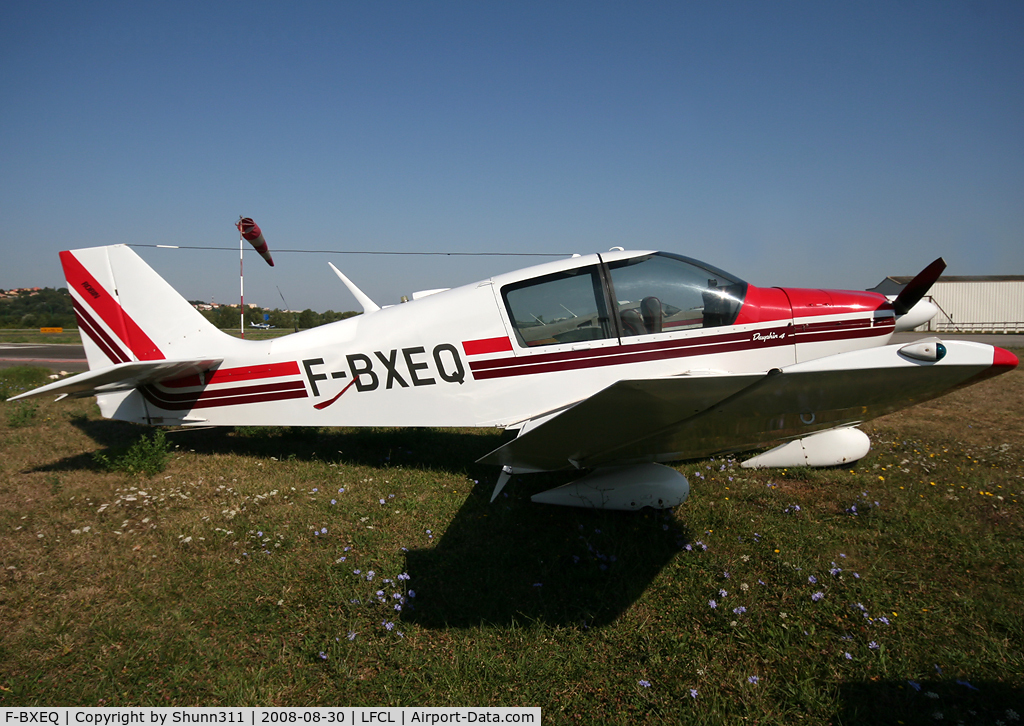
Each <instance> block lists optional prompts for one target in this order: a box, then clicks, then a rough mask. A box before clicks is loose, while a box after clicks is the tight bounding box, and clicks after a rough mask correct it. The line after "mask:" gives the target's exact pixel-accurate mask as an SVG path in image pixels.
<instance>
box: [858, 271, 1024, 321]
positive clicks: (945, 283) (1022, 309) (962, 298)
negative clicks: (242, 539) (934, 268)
mask: <svg viewBox="0 0 1024 726" xmlns="http://www.w3.org/2000/svg"><path fill="white" fill-rule="evenodd" d="M912 279H913V277H887V278H885V279H884V280H882V281H881V282H880V283H878V285H876V286H875V287H873V288H871V289H872V291H874V292H880V293H882V294H883V295H897V294H899V292H900V290H902V289H903V288H904V286H905V285H906V284H907V283H908V282H910V281H911V280H912ZM928 293H929V294H928V297H927V299H929V300H931V301H932V302H933V303H935V304H936V305H937V306H938V308H939V314H938V315H936V316H935V317H934V318H932V319H931V321H930V322H928V323H926V324H925V325H922V326H920V327H919V328H916V330H921V331H932V332H938V333H943V332H945V333H1024V275H967V276H942V277H940V278H939V279H938V280H937V281H936V282H935V284H934V285H932V288H931V290H929V291H928Z"/></svg>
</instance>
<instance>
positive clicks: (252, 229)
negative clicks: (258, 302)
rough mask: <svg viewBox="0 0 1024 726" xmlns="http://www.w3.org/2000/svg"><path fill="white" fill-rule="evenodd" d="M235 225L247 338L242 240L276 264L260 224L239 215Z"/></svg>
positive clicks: (241, 318)
mask: <svg viewBox="0 0 1024 726" xmlns="http://www.w3.org/2000/svg"><path fill="white" fill-rule="evenodd" d="M235 227H237V228H238V234H239V238H238V279H239V282H238V287H239V293H238V307H239V308H240V309H239V312H238V317H239V326H240V328H241V333H242V338H243V339H244V338H245V278H244V277H243V276H242V251H243V250H244V249H245V248H244V246H243V245H242V240H245V241H246V242H248V243H249V244H251V245H252V246H253V248H254V249H255V250H256V251H257V252H259V253H260V257H262V258H263V259H264V260H266V261H267V264H268V265H270V266H271V267H273V266H274V258H273V257H271V256H270V249H269V248H268V247H267V241H266V240H265V239H263V232H262V231H261V230H260V228H259V225H258V224H256V223H255V222H254V221H252V218H250V217H239V218H238V221H237V222H235Z"/></svg>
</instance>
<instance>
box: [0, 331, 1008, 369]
mask: <svg viewBox="0 0 1024 726" xmlns="http://www.w3.org/2000/svg"><path fill="white" fill-rule="evenodd" d="M933 335H934V333H897V334H896V335H894V336H892V342H893V343H909V342H910V341H912V340H920V339H921V338H928V337H931V336H933ZM938 337H940V338H944V339H946V340H954V339H955V340H974V341H977V342H979V343H988V344H989V345H998V346H999V347H1000V348H1024V335H961V334H952V333H950V334H942V335H939V336H938ZM26 365H29V366H42V367H44V368H49V369H50V370H53V371H57V372H59V371H67V372H69V373H78V372H79V371H87V370H89V366H88V364H87V363H86V361H85V349H84V348H82V346H80V345H52V344H50V345H41V344H35V343H0V368H9V367H11V366H26Z"/></svg>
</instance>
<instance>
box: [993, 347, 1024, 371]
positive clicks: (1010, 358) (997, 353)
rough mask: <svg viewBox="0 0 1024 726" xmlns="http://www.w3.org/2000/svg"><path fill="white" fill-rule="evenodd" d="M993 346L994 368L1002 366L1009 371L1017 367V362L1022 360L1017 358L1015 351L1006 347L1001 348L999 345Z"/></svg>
mask: <svg viewBox="0 0 1024 726" xmlns="http://www.w3.org/2000/svg"><path fill="white" fill-rule="evenodd" d="M992 348H993V349H994V352H993V355H992V367H993V368H1002V369H1004V371H1009V370H1013V369H1014V368H1016V367H1017V364H1018V363H1020V361H1019V360H1017V356H1015V355H1014V354H1013V353H1011V352H1010V351H1008V350H1006V349H1005V348H1000V347H998V346H992ZM1000 372H1003V371H1000Z"/></svg>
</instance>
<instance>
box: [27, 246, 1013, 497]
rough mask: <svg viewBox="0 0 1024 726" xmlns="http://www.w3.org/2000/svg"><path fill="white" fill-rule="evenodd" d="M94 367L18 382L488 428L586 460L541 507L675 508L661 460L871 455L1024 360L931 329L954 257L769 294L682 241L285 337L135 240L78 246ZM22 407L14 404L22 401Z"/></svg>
mask: <svg viewBox="0 0 1024 726" xmlns="http://www.w3.org/2000/svg"><path fill="white" fill-rule="evenodd" d="M60 257H61V261H62V263H63V267H64V275H65V277H66V278H67V282H68V290H69V291H70V292H71V295H72V298H73V301H74V307H75V312H76V315H77V317H78V324H79V328H80V330H81V334H82V342H83V344H84V345H85V351H86V355H87V357H88V361H89V367H90V370H89V371H88V372H85V373H82V374H79V375H75V376H72V377H70V378H67V379H65V380H62V381H58V382H55V383H51V384H49V385H46V386H43V387H41V388H37V389H35V390H34V391H30V392H28V393H25V394H22V395H20V396H16V397H15V398H26V397H29V396H39V395H43V394H47V393H59V394H66V395H71V396H96V398H97V400H98V402H99V406H100V410H101V412H102V414H103V415H104V416H106V417H108V418H113V419H120V420H124V421H134V422H138V423H143V424H150V425H163V426H172V425H173V426H209V425H224V426H230V425H234V426H253V425H287V426H446V427H447V426H487V427H500V428H504V429H515V430H517V432H518V435H517V436H516V438H514V439H513V440H511V441H509V442H507V443H505V444H504V445H502V446H500V447H499V448H497V449H495V450H494V451H492V452H491V453H489V454H487V455H486V456H484V457H483V458H482V459H480V461H481V462H485V463H489V464H494V465H496V466H498V467H501V473H500V475H499V476H498V483H497V486H496V487H495V490H494V496H497V494H498V492H499V491H500V490H501V488H502V487H503V486H504V485H505V484H506V482H507V481H508V479H509V477H510V476H511V475H512V474H517V473H528V472H540V471H554V470H561V469H580V470H589V473H588V474H586V475H585V476H583V477H582V478H580V479H577V480H576V481H573V482H571V483H569V484H566V485H564V486H561V487H558V488H555V489H551V490H549V491H547V492H542V493H540V494H537V495H535V496H534V497H533V500H534V501H537V502H548V503H556V504H567V505H575V506H584V507H597V508H607V509H627V510H630V509H639V508H641V507H644V506H652V507H656V508H664V507H671V506H675V505H677V504H680V503H681V502H683V501H684V500H685V499H686V497H687V496H688V494H689V484H688V482H687V481H686V478H685V477H684V476H683V475H682V474H680V473H679V472H678V471H676V470H675V469H672V468H669V467H667V466H664V465H662V464H661V463H660V462H668V461H677V460H684V459H692V458H698V457H707V456H711V455H718V454H722V453H727V452H730V453H731V452H741V451H749V450H753V449H761V448H765V447H767V446H769V445H777V446H776V448H774V449H771V450H769V451H767V452H765V453H761V454H759V455H756V456H754V457H753V458H751V459H748V460H746V461H745V462H743V466H747V467H760V466H779V467H786V466H801V465H803V466H833V465H840V464H846V463H849V462H852V461H855V460H857V459H860V458H861V457H863V456H864V455H865V454H866V453H867V452H868V449H869V441H868V437H867V436H866V435H865V434H864V433H863V432H862V431H860V430H859V429H857V428H856V426H857V424H859V423H862V422H864V421H867V420H869V419H872V418H874V417H876V416H881V415H883V414H886V413H889V412H891V411H895V410H897V409H900V408H903V407H906V406H910V405H913V404H915V403H920V402H921V401H926V400H929V399H931V398H935V397H936V396H939V395H941V394H942V393H944V392H947V391H949V390H951V389H953V388H956V387H960V386H965V385H970V384H972V383H975V382H977V381H980V380H982V379H985V378H988V377H991V376H994V375H997V374H1000V373H1004V372H1006V371H1009V370H1011V369H1013V368H1014V367H1015V366H1016V365H1017V363H1018V361H1017V358H1016V357H1015V356H1014V355H1013V354H1012V353H1010V352H1008V351H1006V350H1003V349H1001V348H997V347H993V346H990V345H983V344H979V343H972V342H965V341H957V340H948V341H941V340H939V339H937V338H925V339H923V340H919V341H917V342H913V343H909V344H906V345H888V343H889V339H890V338H891V336H892V335H893V333H894V332H896V331H902V330H911V329H913V328H914V327H916V326H918V325H920V324H921V323H923V322H925V321H927V320H928V319H930V318H931V317H932V315H934V314H935V311H936V308H935V306H934V305H933V304H931V303H930V302H928V301H926V300H924V299H923V298H924V295H925V294H926V293H927V291H928V289H929V287H930V286H931V284H932V283H933V282H934V281H935V279H936V278H937V277H938V276H939V274H940V273H941V272H942V270H943V268H944V267H945V263H944V262H943V261H942V260H941V259H939V260H936V261H935V262H934V263H932V264H931V265H929V266H928V267H927V268H926V269H925V270H924V271H923V272H922V273H921V274H919V275H918V276H917V277H916V278H915V279H914V280H913V281H912V282H911V283H910V284H908V285H907V286H906V288H905V289H904V290H903V292H901V293H900V294H899V295H898V296H897V297H895V298H894V299H888V298H886V297H885V296H883V295H880V294H878V293H872V292H862V291H836V290H820V289H797V288H779V287H756V286H754V285H752V284H749V283H747V282H744V281H743V280H740V279H739V278H737V277H735V276H734V275H730V274H728V273H726V272H724V271H722V270H720V269H718V268H715V267H712V266H710V265H707V264H705V263H702V262H698V261H697V260H694V259H690V258H688V257H683V256H680V255H677V254H671V253H667V252H654V251H625V250H621V249H615V250H612V251H610V252H602V253H600V254H590V255H586V256H574V257H572V258H567V259H563V260H559V261H555V262H548V263H546V264H542V265H539V266H536V267H530V268H527V269H523V270H518V271H516V272H510V273H507V274H502V275H496V276H495V277H492V278H490V279H487V280H482V281H480V282H474V283H472V284H469V285H465V286H462V287H458V288H454V289H448V290H430V291H427V292H425V293H418V294H414V295H413V296H412V297H413V299H412V300H411V301H409V302H407V303H403V304H399V305H395V306H391V307H380V306H378V305H377V304H375V303H374V302H373V301H372V300H371V299H370V298H369V297H367V296H366V295H365V294H364V293H363V292H362V291H360V290H359V288H357V287H356V286H355V285H354V284H353V283H352V282H351V281H350V280H348V278H346V277H345V276H344V275H343V274H342V273H341V272H340V271H338V270H337V268H334V266H333V265H331V267H332V269H334V271H335V273H337V275H338V276H339V277H340V278H341V280H342V282H343V283H344V284H345V285H346V286H347V287H348V289H349V290H350V291H351V292H352V293H353V295H354V296H355V297H356V299H357V300H358V301H359V302H360V304H361V305H362V307H363V314H362V315H359V316H356V317H352V318H349V319H347V320H341V321H339V322H335V323H331V324H328V325H324V326H321V327H318V328H313V329H311V330H305V331H302V332H298V333H294V334H291V335H286V336H283V337H280V338H276V339H274V340H265V341H246V340H240V339H238V338H234V337H232V336H229V335H227V334H225V333H222V332H221V331H219V330H217V329H216V328H215V327H214V326H213V325H212V324H210V323H209V322H208V321H207V320H206V319H205V318H204V317H203V316H202V315H200V314H199V312H198V311H196V310H195V309H194V308H193V307H192V306H191V305H189V303H188V302H187V301H186V300H185V299H184V298H182V297H181V296H180V295H178V293H177V292H175V291H174V290H173V289H172V288H171V287H170V285H168V284H167V283H166V282H165V281H164V280H163V279H162V278H161V277H160V276H159V275H157V273H156V272H154V271H153V270H152V269H151V268H150V267H149V266H148V265H147V264H146V263H145V262H143V261H142V259H141V258H139V257H138V255H136V253H135V252H134V251H132V250H131V249H130V248H129V247H127V246H124V245H114V246H109V247H96V248H90V249H80V250H73V251H68V252H62V253H61V254H60ZM12 400H14V399H12Z"/></svg>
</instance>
